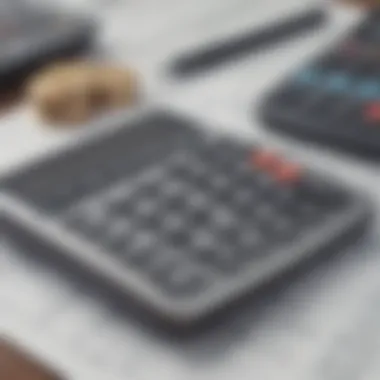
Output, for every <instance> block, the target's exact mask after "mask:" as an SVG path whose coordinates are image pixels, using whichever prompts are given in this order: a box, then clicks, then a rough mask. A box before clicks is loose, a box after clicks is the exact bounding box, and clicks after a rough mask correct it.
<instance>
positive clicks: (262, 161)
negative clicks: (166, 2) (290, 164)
mask: <svg viewBox="0 0 380 380" xmlns="http://www.w3.org/2000/svg"><path fill="white" fill-rule="evenodd" d="M250 162H251V163H252V164H253V165H254V166H255V167H257V168H259V169H262V170H271V169H273V168H275V167H277V166H278V165H279V164H280V157H279V156H278V155H277V154H276V153H274V152H271V151H267V150H262V151H258V152H253V154H252V155H251V157H250Z"/></svg>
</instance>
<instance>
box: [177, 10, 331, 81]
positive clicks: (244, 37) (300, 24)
mask: <svg viewBox="0 0 380 380" xmlns="http://www.w3.org/2000/svg"><path fill="white" fill-rule="evenodd" d="M325 19H326V12H325V11H324V10H323V9H321V8H312V9H310V10H307V11H306V12H303V13H302V14H300V15H297V16H291V17H289V18H287V19H285V20H284V19H282V20H280V21H278V22H275V23H271V24H270V25H268V26H265V27H264V28H261V29H255V30H253V31H252V30H251V31H248V32H245V33H242V34H241V35H239V36H235V37H232V38H230V39H228V40H225V41H223V42H221V43H212V44H210V45H208V46H205V47H202V48H200V49H199V50H195V51H191V52H189V53H187V54H185V55H182V56H181V57H179V58H178V59H175V60H174V62H173V63H172V65H171V66H170V70H171V71H172V73H173V74H174V75H175V76H188V75H189V76H190V75H193V74H197V73H199V72H203V71H206V70H209V69H211V68H214V67H216V66H219V65H222V64H224V63H227V62H228V61H231V60H233V59H236V58H240V57H243V56H246V55H249V54H252V53H254V52H256V51H257V50H259V49H265V48H269V47H271V46H273V45H275V44H279V43H281V42H284V41H287V40H289V39H291V38H294V37H297V36H299V35H301V34H302V33H304V32H306V31H311V30H313V29H316V28H317V27H320V26H321V25H322V24H323V22H324V21H325Z"/></svg>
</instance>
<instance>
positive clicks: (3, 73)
mask: <svg viewBox="0 0 380 380" xmlns="http://www.w3.org/2000/svg"><path fill="white" fill-rule="evenodd" d="M95 29H96V28H95V20H93V19H92V18H90V17H87V16H84V15H76V14H73V13H70V12H66V11H63V10H58V9H53V8H49V7H46V8H43V7H42V6H41V5H40V6H38V5H35V6H34V5H32V3H29V2H25V1H22V0H20V1H16V0H14V1H13V0H8V1H2V2H1V3H0V42H1V52H0V87H4V86H8V85H12V84H14V83H19V82H21V81H22V80H23V79H24V78H25V76H26V75H28V74H29V73H30V72H31V71H33V70H35V69H37V68H39V67H40V66H42V65H43V64H45V63H48V62H49V61H51V60H54V59H59V58H65V57H70V56H72V55H74V54H77V53H80V52H82V51H84V50H85V49H86V48H87V47H88V46H89V45H90V43H91V42H92V40H93V37H94V35H95V33H94V32H95Z"/></svg>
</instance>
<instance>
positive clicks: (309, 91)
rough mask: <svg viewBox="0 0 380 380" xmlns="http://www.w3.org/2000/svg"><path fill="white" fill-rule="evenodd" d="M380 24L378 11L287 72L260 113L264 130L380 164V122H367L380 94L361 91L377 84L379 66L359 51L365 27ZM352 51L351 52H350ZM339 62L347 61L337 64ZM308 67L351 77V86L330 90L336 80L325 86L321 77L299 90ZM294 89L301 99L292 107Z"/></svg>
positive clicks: (261, 106)
mask: <svg viewBox="0 0 380 380" xmlns="http://www.w3.org/2000/svg"><path fill="white" fill-rule="evenodd" d="M378 20H379V12H373V14H372V15H370V16H368V17H366V18H365V19H364V20H362V21H361V22H360V24H359V25H358V26H357V27H356V28H355V29H354V30H353V31H352V32H350V33H349V34H348V35H346V36H345V37H344V38H343V39H342V40H341V41H338V42H334V43H333V44H332V45H331V46H329V47H328V48H327V49H326V51H325V52H323V53H322V54H319V55H318V56H316V57H314V58H313V59H312V60H310V61H309V62H308V63H307V64H306V65H302V66H301V67H299V68H298V69H296V70H295V71H294V72H292V73H289V74H288V76H287V78H285V79H284V80H282V81H281V83H280V84H276V85H275V86H274V87H273V88H271V89H269V91H268V92H267V93H266V94H265V95H264V97H263V101H262V102H261V104H260V106H259V109H258V112H259V114H260V116H261V118H262V120H263V122H264V124H265V127H266V128H268V129H270V130H273V131H275V132H278V133H280V134H284V135H290V136H293V137H296V138H298V139H301V140H304V141H310V142H312V143H316V144H319V145H325V146H329V147H331V148H334V149H336V150H338V151H341V152H349V153H351V154H354V155H357V156H360V157H364V158H367V159H374V160H378V159H379V158H380V134H379V125H380V122H379V120H377V121H370V120H368V119H367V118H366V116H365V110H366V107H367V106H370V105H371V104H373V103H376V104H379V99H380V92H378V93H377V95H376V96H372V97H371V96H370V95H367V97H366V96H365V95H360V94H359V91H360V89H361V88H362V87H363V88H364V87H365V86H366V85H368V84H370V85H372V84H373V85H376V84H377V82H376V80H375V79H373V78H375V77H376V75H377V74H378V70H375V72H373V68H374V67H376V66H378V65H379V63H376V60H375V59H374V58H373V57H372V58H368V59H367V58H363V57H362V56H361V55H360V54H364V53H363V52H361V51H360V50H361V49H362V50H363V51H365V49H366V43H367V42H366V41H365V39H364V40H362V41H361V38H367V37H366V36H365V33H366V28H369V27H370V25H373V26H375V25H376V24H377V21H378ZM363 35H364V36H365V37H363ZM370 42H371V43H373V41H370ZM351 43H353V46H351V45H350V44H351ZM355 44H357V48H356V49H357V50H358V53H357V56H355V51H354V49H355V46H354V45H355ZM378 46H379V45H377V46H376V43H374V46H372V48H371V49H372V50H373V52H375V51H376V49H377V48H378ZM351 48H352V49H353V52H351V51H350V49H351ZM350 54H352V56H350ZM346 55H347V56H346ZM335 59H336V60H337V61H338V62H343V63H337V62H334V60H335ZM369 67H372V68H370V70H372V71H368V68H369ZM309 68H315V69H316V70H319V69H320V70H321V72H323V73H325V74H326V76H327V77H328V75H329V74H333V75H338V76H339V75H342V76H343V75H345V74H346V73H348V77H349V79H350V81H352V83H353V84H352V86H351V87H350V88H348V89H346V90H342V89H339V87H337V88H332V89H331V88H329V87H328V86H331V87H332V86H333V84H332V83H333V80H334V79H332V80H331V83H330V82H326V83H325V82H324V81H323V77H322V79H320V80H318V79H316V80H315V81H314V83H313V84H311V85H305V86H304V87H302V86H303V85H300V86H298V84H297V83H296V82H297V80H298V77H299V76H300V75H302V73H304V72H305V71H307V70H308V69H309ZM376 73H377V74H376ZM371 78H372V79H371ZM327 80H330V79H327ZM296 87H297V88H298V89H299V91H300V93H299V94H298V95H296V96H297V97H298V99H297V100H295V101H293V103H291V105H289V104H287V103H288V100H289V99H291V97H292V96H293V94H294V91H297V89H296ZM301 87H302V88H301ZM358 88H359V89H358ZM255 112H256V110H255Z"/></svg>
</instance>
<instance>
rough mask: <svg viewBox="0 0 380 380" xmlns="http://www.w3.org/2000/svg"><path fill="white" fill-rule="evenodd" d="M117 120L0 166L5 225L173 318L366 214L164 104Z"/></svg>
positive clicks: (311, 175)
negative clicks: (12, 169) (66, 145)
mask: <svg viewBox="0 0 380 380" xmlns="http://www.w3.org/2000/svg"><path fill="white" fill-rule="evenodd" d="M127 124H128V128H118V129H116V130H114V131H113V132H112V133H111V132H109V133H108V134H106V135H103V136H97V137H93V138H90V139H89V140H87V141H86V142H85V143H84V144H83V143H82V144H80V145H78V146H77V147H71V148H70V149H68V150H66V151H65V152H62V153H59V154H55V156H53V157H50V158H45V159H44V160H42V161H40V162H38V163H36V164H33V165H30V166H28V167H27V168H24V169H21V170H19V171H18V172H17V173H14V174H12V175H11V176H9V177H8V178H5V179H4V180H3V182H2V190H3V197H4V199H3V200H4V204H3V206H4V210H5V212H4V220H5V225H8V226H11V228H12V229H13V230H16V231H17V233H19V234H20V236H28V238H31V239H33V240H34V241H37V242H39V243H41V244H42V245H43V246H46V247H48V248H49V249H50V250H51V252H52V254H53V255H59V256H61V257H64V258H66V259H68V260H70V261H71V262H72V263H75V264H76V265H77V266H79V267H80V268H82V269H84V270H86V271H88V272H91V273H93V274H95V275H96V276H97V278H99V279H103V280H105V281H107V282H108V283H110V284H112V285H113V286H114V287H115V288H116V289H117V290H118V291H121V292H122V293H123V294H125V295H128V296H129V297H132V299H134V300H137V301H138V302H139V303H140V305H142V306H144V307H145V309H147V310H149V311H150V312H151V313H153V315H155V316H157V317H160V319H161V320H163V321H165V322H169V323H170V324H171V325H173V326H181V327H185V326H190V325H193V324H195V323H196V322H200V321H201V320H203V319H204V318H206V317H209V316H212V315H213V314H214V313H216V312H218V311H222V310H223V309H225V308H226V306H228V305H230V304H231V303H233V301H236V300H238V299H239V298H241V297H242V296H243V295H247V294H249V293H250V292H253V291H255V290H256V289H257V288H258V287H259V286H260V285H262V284H264V283H267V282H269V281H271V280H272V279H274V278H275V277H276V276H277V275H279V274H280V273H283V272H285V271H287V270H289V269H291V268H293V267H294V266H295V265H297V264H298V263H300V262H301V261H303V260H305V259H306V258H311V257H312V256H315V255H319V254H321V253H323V252H327V253H328V254H330V253H331V254H333V253H334V252H335V251H336V250H337V249H338V248H339V247H343V245H344V244H346V243H348V242H354V241H355V239H356V238H357V237H358V236H359V235H360V234H362V233H363V232H364V231H365V227H366V226H367V224H368V221H369V220H370V212H369V207H368V205H367V202H366V201H365V200H363V197H362V196H359V195H357V194H356V193H355V192H352V191H349V190H346V189H345V188H343V187H342V186H340V185H338V184H337V183H335V182H334V181H331V180H329V179H326V178H324V177H323V176H320V175H319V174H317V173H315V172H314V171H312V170H308V169H306V168H304V167H302V166H301V165H298V164H296V163H294V162H293V161H291V160H289V159H287V158H285V157H283V156H282V155H280V154H279V153H276V152H273V151H271V150H269V149H267V148H265V147H260V146H255V145H252V144H251V143H247V142H241V141H239V140H237V139H236V140H235V139H234V138H231V137H227V136H224V135H222V134H220V135H219V133H215V132H211V133H210V132H208V131H207V129H206V128H204V127H203V126H201V125H199V124H198V123H197V122H195V121H191V120H187V119H186V118H183V117H180V116H177V115H173V114H171V113H169V112H167V111H165V112H164V111H154V112H149V113H145V114H143V115H140V116H139V117H137V118H135V119H134V120H130V121H129V122H128V123H127ZM332 247H334V248H332ZM127 298H128V297H127ZM127 298H126V299H127ZM126 302H127V301H126Z"/></svg>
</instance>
